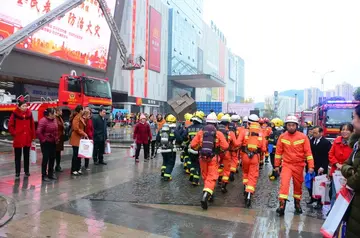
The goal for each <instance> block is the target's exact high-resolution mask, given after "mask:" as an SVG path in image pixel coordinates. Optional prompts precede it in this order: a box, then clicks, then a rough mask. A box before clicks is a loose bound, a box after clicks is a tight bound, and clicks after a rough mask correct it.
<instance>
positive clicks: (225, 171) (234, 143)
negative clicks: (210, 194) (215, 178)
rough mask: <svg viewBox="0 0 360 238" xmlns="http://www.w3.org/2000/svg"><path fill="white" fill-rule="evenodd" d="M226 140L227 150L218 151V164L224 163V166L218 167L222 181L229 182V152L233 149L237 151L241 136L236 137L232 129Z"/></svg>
mask: <svg viewBox="0 0 360 238" xmlns="http://www.w3.org/2000/svg"><path fill="white" fill-rule="evenodd" d="M227 130H228V128H227ZM227 142H228V143H229V150H228V151H224V152H220V154H219V157H220V164H223V165H224V168H222V169H221V168H219V169H218V172H219V176H222V182H223V183H228V182H229V176H230V168H231V163H232V157H231V153H233V152H234V151H237V150H238V149H239V146H240V145H241V143H242V138H241V137H238V138H236V136H235V133H234V132H233V131H229V132H228V138H227ZM235 172H236V169H235Z"/></svg>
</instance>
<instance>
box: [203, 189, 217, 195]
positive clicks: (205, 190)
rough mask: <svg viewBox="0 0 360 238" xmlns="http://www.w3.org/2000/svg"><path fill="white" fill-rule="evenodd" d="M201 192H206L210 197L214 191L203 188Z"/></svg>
mask: <svg viewBox="0 0 360 238" xmlns="http://www.w3.org/2000/svg"><path fill="white" fill-rule="evenodd" d="M203 192H208V193H210V194H211V195H212V194H213V192H214V191H213V190H211V189H210V188H204V189H203Z"/></svg>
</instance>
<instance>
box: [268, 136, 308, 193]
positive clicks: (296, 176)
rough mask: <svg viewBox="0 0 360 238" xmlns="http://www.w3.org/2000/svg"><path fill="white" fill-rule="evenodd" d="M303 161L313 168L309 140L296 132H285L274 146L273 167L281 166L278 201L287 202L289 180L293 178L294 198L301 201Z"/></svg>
mask: <svg viewBox="0 0 360 238" xmlns="http://www.w3.org/2000/svg"><path fill="white" fill-rule="evenodd" d="M305 159H306V161H307V163H308V167H309V168H314V159H313V156H312V153H311V147H310V141H309V138H308V137H307V136H306V135H305V134H303V133H301V132H298V131H296V132H295V133H294V134H290V133H288V132H285V133H283V134H281V135H280V137H279V139H278V142H277V144H276V153H275V167H279V166H280V164H282V169H281V174H280V178H281V183H280V191H279V199H280V200H287V199H288V196H289V187H290V180H291V178H293V183H294V198H295V199H297V200H301V195H302V183H303V182H304V166H305V164H306V163H305Z"/></svg>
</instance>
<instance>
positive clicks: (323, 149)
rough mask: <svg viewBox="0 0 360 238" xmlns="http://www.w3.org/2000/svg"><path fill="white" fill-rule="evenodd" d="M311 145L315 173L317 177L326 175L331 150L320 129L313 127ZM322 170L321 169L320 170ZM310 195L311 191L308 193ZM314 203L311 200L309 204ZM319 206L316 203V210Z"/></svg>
mask: <svg viewBox="0 0 360 238" xmlns="http://www.w3.org/2000/svg"><path fill="white" fill-rule="evenodd" d="M310 145H311V152H312V154H313V157H314V163H315V169H314V171H315V173H317V175H320V174H327V173H328V166H329V151H330V149H331V142H330V141H329V140H328V139H326V138H325V137H323V128H321V127H318V126H316V127H314V129H313V138H312V139H311V140H310ZM321 168H322V169H321ZM309 193H310V195H312V191H311V192H310V190H309ZM312 202H314V199H312V198H311V201H310V202H309V203H312ZM320 207H321V204H320V201H318V204H317V208H320Z"/></svg>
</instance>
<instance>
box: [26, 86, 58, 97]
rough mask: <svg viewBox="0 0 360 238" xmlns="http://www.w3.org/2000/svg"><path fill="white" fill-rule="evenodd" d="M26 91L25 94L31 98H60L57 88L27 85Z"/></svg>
mask: <svg viewBox="0 0 360 238" xmlns="http://www.w3.org/2000/svg"><path fill="white" fill-rule="evenodd" d="M24 90H25V93H27V94H28V95H30V97H35V98H41V97H44V98H46V97H50V98H51V99H53V100H55V99H57V98H58V89H57V88H49V87H44V86H38V85H30V84H25V85H24Z"/></svg>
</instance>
